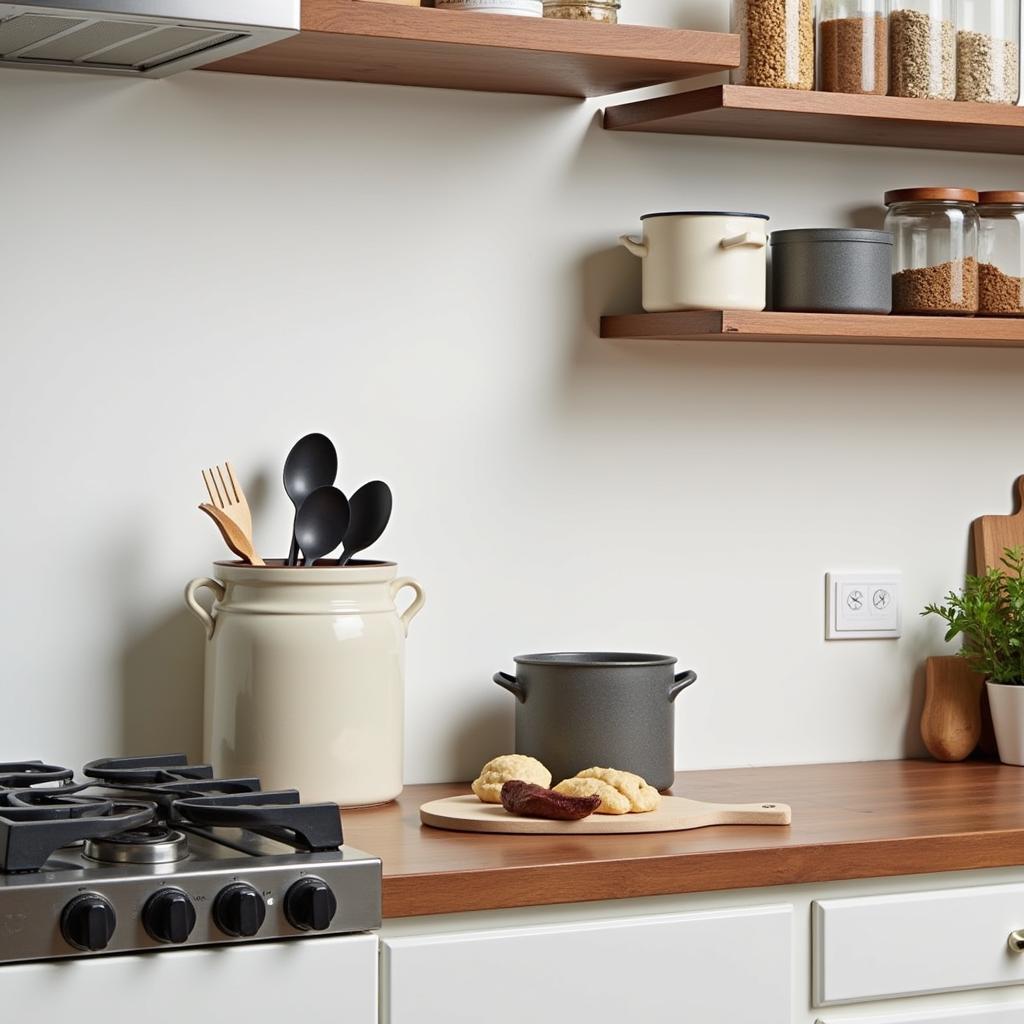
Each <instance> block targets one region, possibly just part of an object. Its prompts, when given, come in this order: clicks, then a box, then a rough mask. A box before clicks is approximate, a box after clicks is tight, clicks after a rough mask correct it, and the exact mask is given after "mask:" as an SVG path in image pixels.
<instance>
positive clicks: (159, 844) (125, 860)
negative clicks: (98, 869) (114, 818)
mask: <svg viewBox="0 0 1024 1024" xmlns="http://www.w3.org/2000/svg"><path fill="white" fill-rule="evenodd" d="M82 852H83V853H84V855H85V856H86V857H88V858H89V859H90V860H97V861H102V862H103V863H104V864H173V863H174V862H175V861H179V860H184V859H185V858H186V857H187V856H188V837H187V836H186V835H185V834H184V833H182V832H178V831H177V830H176V829H173V828H168V827H167V826H166V825H164V824H162V823H160V822H154V823H152V824H150V825H143V826H142V827H141V828H134V829H129V830H128V831H127V832H119V833H118V834H117V835H115V836H107V837H106V838H104V839H87V840H86V841H85V847H84V848H83V850H82Z"/></svg>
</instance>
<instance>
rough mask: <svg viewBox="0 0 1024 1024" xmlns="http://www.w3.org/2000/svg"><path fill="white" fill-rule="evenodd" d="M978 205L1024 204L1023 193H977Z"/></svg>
mask: <svg viewBox="0 0 1024 1024" xmlns="http://www.w3.org/2000/svg"><path fill="white" fill-rule="evenodd" d="M978 202H979V203H985V204H989V203H1024V192H979V193H978Z"/></svg>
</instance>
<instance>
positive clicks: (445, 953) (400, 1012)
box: [381, 905, 793, 1024]
mask: <svg viewBox="0 0 1024 1024" xmlns="http://www.w3.org/2000/svg"><path fill="white" fill-rule="evenodd" d="M792 918H793V911H792V907H791V906H789V905H781V906H772V907H758V908H753V909H742V910H727V911H717V912H713V913H694V914H664V915H659V916H651V917H640V918H636V917H634V918H624V919H621V920H608V921H598V922H586V923H580V924H567V925H548V926H540V927H522V928H502V929H498V930H494V931H478V932H457V933H453V934H444V935H427V936H415V937H409V938H394V939H383V940H382V941H381V950H382V961H381V963H382V979H381V980H382V1018H381V1019H382V1024H481V1022H486V1024H566V1022H569V1021H586V1022H587V1024H662V1022H664V1024H669V1022H672V1024H676V1022H679V1024H683V1022H687V1024H790V1003H791V996H792V986H793V981H792V977H793V974H792V963H791V947H792V931H793V922H792Z"/></svg>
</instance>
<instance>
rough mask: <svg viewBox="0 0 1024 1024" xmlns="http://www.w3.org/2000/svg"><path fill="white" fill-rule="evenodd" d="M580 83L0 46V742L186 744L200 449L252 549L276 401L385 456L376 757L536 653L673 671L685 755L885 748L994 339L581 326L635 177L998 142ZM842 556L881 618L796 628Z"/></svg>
mask: <svg viewBox="0 0 1024 1024" xmlns="http://www.w3.org/2000/svg"><path fill="white" fill-rule="evenodd" d="M626 2H627V4H628V5H629V6H628V8H627V9H628V11H629V12H630V14H631V17H632V19H633V20H637V21H640V20H648V21H655V20H659V19H660V20H661V21H664V22H672V23H675V24H682V23H683V22H684V21H685V20H686V17H685V9H684V5H682V4H681V3H674V4H673V6H672V9H671V12H667V11H665V10H664V5H661V4H656V3H655V2H654V0H648V2H647V3H646V4H643V3H641V2H640V0H626ZM656 8H657V10H656ZM723 20H724V19H723V16H722V13H721V12H719V11H717V10H715V11H712V12H707V11H705V12H704V13H703V14H701V15H698V16H697V18H696V22H697V23H698V24H702V25H703V26H704V27H709V26H710V27H724V24H722V22H723ZM598 108H599V104H578V103H576V102H572V101H566V100H555V99H545V98H527V97H513V96H495V95H484V94H480V95H475V94H469V93H457V92H444V91H430V90H417V89H403V88H391V87H381V86H361V85H346V84H334V83H316V82H302V81H283V80H273V79H266V78H250V77H243V76H229V75H221V74H212V73H204V72H195V73H189V74H186V75H184V76H182V77H178V78H172V79H170V80H167V81H159V82H143V83H126V82H123V81H117V80H113V79H106V78H85V77H77V76H67V75H60V74H47V73H38V72H19V71H13V70H7V71H3V72H0V139H2V160H0V186H2V188H0V196H2V200H0V211H2V212H0V225H2V230H0V302H2V306H0V309H2V313H3V318H2V321H0V322H2V330H3V342H2V364H0V368H2V379H3V383H4V398H3V404H2V409H0V427H2V430H3V436H4V443H3V446H2V449H0V474H2V477H3V480H4V482H5V484H4V496H5V500H4V504H3V513H2V519H0V523H2V526H3V548H4V561H5V565H4V570H5V571H4V572H3V573H2V577H0V615H2V619H0V621H2V622H3V632H2V639H3V645H2V651H3V672H2V676H0V679H2V682H0V699H2V705H0V708H2V710H0V759H2V758H4V757H26V756H37V757H43V758H57V759H68V760H84V759H87V758H89V757H93V756H97V755H99V754H101V753H107V752H110V751H117V750H123V751H126V752H141V751H143V750H147V749H148V750H153V749H154V748H165V749H166V748H171V747H183V748H186V749H188V750H190V751H191V752H192V753H193V754H198V753H199V750H198V743H199V727H200V720H199V714H200V699H201V678H200V676H201V658H202V652H201V646H202V639H201V633H200V629H199V626H198V624H196V623H195V622H194V621H192V620H191V619H190V618H189V617H188V616H187V613H185V612H184V611H183V608H182V601H181V590H182V586H183V584H184V583H185V581H186V580H187V579H189V578H190V577H192V576H194V575H199V574H202V573H203V572H204V570H206V568H207V566H208V564H209V562H210V561H211V560H212V559H214V558H216V557H221V549H220V547H219V545H218V542H217V540H216V538H215V535H214V531H213V530H212V528H211V525H210V524H209V523H208V522H207V521H206V520H205V519H204V518H203V517H202V516H201V515H200V514H199V512H197V511H196V509H195V505H196V503H197V502H198V501H199V500H201V498H202V491H201V482H200V479H199V470H200V468H201V467H203V466H206V465H209V464H211V463H214V462H216V461H219V460H222V459H224V458H231V459H232V460H234V462H235V464H236V465H237V466H238V467H239V468H240V470H241V472H242V475H243V481H244V483H245V484H246V486H247V487H248V488H249V490H250V492H251V494H252V495H253V497H254V498H255V501H254V504H255V506H256V514H257V521H258V540H259V543H260V547H261V548H262V550H263V551H264V553H269V554H275V555H276V554H280V553H283V551H284V548H285V544H286V537H287V533H288V524H289V516H288V513H289V506H288V504H287V502H286V500H285V498H284V496H283V494H282V493H281V492H280V490H279V487H278V483H277V481H278V476H279V470H280V465H281V462H282V459H283V457H284V455H285V453H286V451H287V449H288V447H289V446H290V444H291V442H292V441H293V440H294V439H295V438H296V437H298V436H299V435H300V434H302V433H304V432H305V431H308V430H323V431H326V432H328V433H330V434H331V435H333V436H334V437H335V438H336V440H337V442H338V444H339V447H340V449H341V452H342V459H343V474H344V481H343V482H344V484H345V486H347V487H353V486H356V485H358V484H359V483H361V482H362V481H363V480H365V479H368V478H370V477H371V476H382V477H384V478H385V479H387V480H389V481H390V482H391V483H392V485H393V487H394V489H395V492H396V495H397V506H396V515H395V519H394V522H393V525H392V528H391V530H390V532H389V534H388V537H387V539H386V542H383V543H382V544H381V545H380V546H379V547H378V548H377V549H376V550H377V553H378V555H380V556H384V557H393V558H396V559H397V560H398V561H399V562H400V564H401V568H402V570H403V571H406V572H409V573H412V574H415V575H416V576H418V577H419V578H420V579H422V580H423V582H424V583H425V585H426V586H427V588H428V591H429V604H428V607H427V609H426V611H425V612H424V613H423V615H422V616H421V617H420V618H419V619H418V620H417V621H416V623H415V626H414V628H413V631H412V636H411V637H410V646H409V669H408V676H409V680H408V682H409V685H408V721H409V740H408V769H407V775H408V779H409V781H427V780H438V779H450V778H457V777H467V776H469V774H470V773H471V772H473V771H474V770H475V769H476V768H477V767H478V765H479V763H480V762H481V761H483V760H484V759H485V758H486V757H489V756H492V755H494V754H496V753H498V752H500V751H503V750H505V749H508V748H509V747H510V746H511V728H512V725H511V723H512V710H513V709H512V699H511V698H510V697H509V696H508V695H507V694H506V693H504V692H503V691H500V690H498V688H497V687H495V686H493V685H492V683H491V682H490V676H491V673H492V672H493V671H494V670H496V669H498V668H510V667H511V657H512V655H513V654H516V653H520V652H526V651H533V650H558V649H581V648H582V649H586V648H611V649H615V648H626V649H641V650H648V649H649V650H653V651H663V652H671V653H675V654H677V655H678V656H679V658H680V660H681V662H682V665H683V666H693V667H694V668H696V669H697V670H698V672H699V674H700V681H699V683H698V685H697V686H695V687H694V688H693V689H692V690H689V691H687V692H686V693H685V694H684V695H683V697H681V698H680V701H679V709H678V710H679V726H680V728H679V732H678V764H679V767H681V768H683V767H686V768H689V767H713V766H724V765H736V764H749V763H768V762H799V761H818V760H846V759H863V758H889V757H898V756H900V755H901V754H903V753H905V752H906V751H907V750H916V749H917V740H916V728H915V723H914V718H915V716H916V715H917V713H918V712H917V709H916V707H914V706H913V705H914V700H915V699H916V698H915V696H914V693H915V686H916V687H917V688H919V685H920V681H919V680H918V681H917V683H916V684H915V673H916V672H917V670H918V667H919V666H920V664H921V662H922V659H923V658H924V656H925V655H926V654H928V653H934V652H937V651H940V650H941V649H942V643H941V630H940V629H939V627H938V625H936V624H932V623H928V622H924V621H922V620H920V619H919V618H918V617H917V615H916V611H917V609H918V608H920V607H921V606H922V605H923V604H924V603H925V601H926V600H929V599H932V598H934V597H937V596H939V595H940V594H941V593H942V592H944V590H945V589H946V588H947V587H949V586H951V585H953V584H955V583H956V582H957V580H958V579H959V578H960V577H962V574H963V570H964V564H965V557H966V550H967V538H968V524H969V523H970V521H971V519H972V518H973V517H974V516H976V515H978V514H981V513H986V512H999V511H1004V510H1008V509H1009V502H1010V486H1011V482H1012V480H1013V478H1014V477H1015V476H1016V475H1017V474H1018V473H1021V472H1024V451H1022V448H1021V444H1020V438H1021V430H1022V427H1024V405H1022V403H1021V401H1020V379H1021V371H1022V370H1024V352H996V351H981V352H969V351H967V352H961V351H954V350H942V349H920V350H911V349H905V350H899V349H894V350H883V349H881V348H860V347H850V348H838V347H837V348H829V347H815V346H807V347H802V346H798V345H768V346H756V345H750V344H739V345H728V346H726V345H722V346H716V345H713V344H685V345H671V344H662V343H655V344H629V343H620V344H610V343H606V342H602V341H600V340H598V339H597V338H596V337H595V335H594V330H595V325H596V321H597V317H598V314H599V313H600V312H601V311H602V310H623V309H629V308H632V307H634V306H635V304H636V293H637V273H638V269H637V267H636V266H635V265H634V263H633V261H632V258H631V257H629V256H628V255H626V254H624V253H622V252H620V251H617V250H615V249H614V239H615V238H616V236H617V235H618V234H619V233H621V232H623V231H626V230H629V229H632V228H635V227H637V226H638V218H639V215H640V214H641V213H643V212H645V211H650V210H656V209H659V208H660V209H666V208H668V209H671V208H680V207H683V208H695V207H696V208H700V207H706V208H712V209H714V208H738V209H755V210H764V211H765V212H768V213H770V214H771V215H772V226H773V227H775V228H784V227H796V226H818V225H830V224H844V223H848V222H851V221H856V222H857V223H868V222H869V220H870V216H869V215H866V214H865V212H864V211H865V209H866V208H878V204H879V202H880V197H881V195H882V192H883V191H884V190H885V189H886V188H891V187H899V186H906V185H916V184H946V183H952V184H960V183H967V184H971V185H975V186H978V187H989V188H991V187H1014V185H1015V183H1018V182H1019V175H1020V167H1021V164H1020V162H1019V161H1018V160H1014V159H1012V158H1009V157H973V156H969V155H957V154H936V153H928V152H921V153H917V152H912V151H898V150H884V149H872V148H856V147H835V146H833V147H828V146H817V145H800V144H788V143H770V142H746V141H742V140H727V139H702V138H682V137H671V136H664V137H660V136H653V135H651V136H630V135H614V134H611V133H604V132H602V131H601V130H600V128H599V127H598V125H597V122H596V116H595V115H596V111H597V109H598ZM877 214H878V216H879V217H880V215H881V210H880V208H878V209H877ZM871 216H873V214H872V215H871ZM848 568H897V569H901V570H902V571H903V572H904V574H905V586H906V605H905V615H906V632H905V635H904V637H903V639H902V640H900V641H898V642H892V641H889V642H880V641H876V642H863V643H841V644H826V643H825V642H824V641H823V639H822V634H823V591H824V585H823V575H824V573H825V571H826V570H828V569H848Z"/></svg>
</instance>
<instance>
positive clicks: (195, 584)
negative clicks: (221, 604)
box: [185, 576, 224, 640]
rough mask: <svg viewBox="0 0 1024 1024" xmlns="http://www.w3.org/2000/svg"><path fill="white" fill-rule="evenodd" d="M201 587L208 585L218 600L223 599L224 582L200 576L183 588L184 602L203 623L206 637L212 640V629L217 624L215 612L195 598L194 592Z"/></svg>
mask: <svg viewBox="0 0 1024 1024" xmlns="http://www.w3.org/2000/svg"><path fill="white" fill-rule="evenodd" d="M203 587H208V588H209V589H210V590H212V591H213V592H214V594H216V596H217V600H218V601H223V600H224V584H223V583H221V582H220V581H219V580H211V579H210V578H209V576H200V577H198V578H197V579H194V580H193V581H192V582H191V583H190V584H189V585H188V586H187V587H186V588H185V604H187V605H188V606H189V608H191V609H192V611H193V613H194V614H195V617H196V618H197V619H198V620H199V621H200V622H201V623H202V624H203V628H204V629H205V630H206V639H207V640H212V639H213V631H214V629H215V628H216V626H217V612H216V609H215V608H214V609H211V610H210V611H207V610H206V609H205V608H204V607H203V606H202V605H201V604H200V603H199V601H198V599H197V598H196V592H197V591H199V590H201V589H202V588H203Z"/></svg>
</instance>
